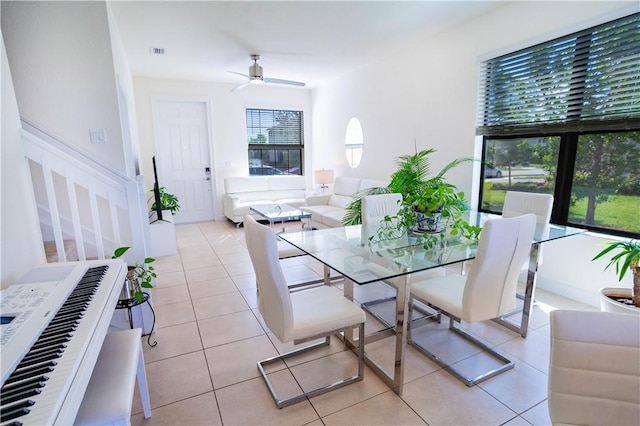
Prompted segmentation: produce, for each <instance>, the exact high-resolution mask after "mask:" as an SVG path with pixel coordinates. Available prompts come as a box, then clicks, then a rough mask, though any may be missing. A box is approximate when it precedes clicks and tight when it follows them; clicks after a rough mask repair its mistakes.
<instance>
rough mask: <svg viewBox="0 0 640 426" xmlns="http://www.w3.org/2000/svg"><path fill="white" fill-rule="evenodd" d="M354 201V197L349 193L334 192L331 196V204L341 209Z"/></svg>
mask: <svg viewBox="0 0 640 426" xmlns="http://www.w3.org/2000/svg"><path fill="white" fill-rule="evenodd" d="M352 201H353V197H349V196H347V195H338V194H334V195H332V196H331V198H329V202H328V203H327V204H329V205H330V206H333V207H340V208H341V209H346V208H347V206H348V205H349V204H351V202H352Z"/></svg>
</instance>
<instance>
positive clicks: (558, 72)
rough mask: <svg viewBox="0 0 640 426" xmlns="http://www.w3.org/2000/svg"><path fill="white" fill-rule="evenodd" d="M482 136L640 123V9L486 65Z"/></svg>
mask: <svg viewBox="0 0 640 426" xmlns="http://www.w3.org/2000/svg"><path fill="white" fill-rule="evenodd" d="M480 81H481V84H480V93H479V96H478V100H479V103H478V123H477V127H476V133H477V134H479V135H487V136H499V135H506V134H533V133H536V134H540V133H542V134H544V133H554V132H558V131H563V132H567V131H588V130H623V129H629V128H632V127H638V125H640V14H638V13H636V14H633V15H630V16H627V17H625V18H621V19H618V20H615V21H612V22H609V23H606V24H603V25H599V26H596V27H592V28H588V29H586V30H583V31H580V32H577V33H574V34H571V35H568V36H565V37H561V38H558V39H555V40H551V41H549V42H545V43H542V44H539V45H536V46H532V47H529V48H526V49H522V50H520V51H517V52H514V53H510V54H507V55H503V56H500V57H498V58H494V59H490V60H487V61H485V62H483V63H482V64H481V70H480Z"/></svg>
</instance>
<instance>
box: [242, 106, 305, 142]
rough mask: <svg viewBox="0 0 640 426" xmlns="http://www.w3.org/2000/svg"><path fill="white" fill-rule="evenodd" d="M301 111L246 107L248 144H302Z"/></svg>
mask: <svg viewBox="0 0 640 426" xmlns="http://www.w3.org/2000/svg"><path fill="white" fill-rule="evenodd" d="M302 134H303V133H302V111H286V110H270V109H247V138H248V142H249V144H250V145H253V144H269V145H302Z"/></svg>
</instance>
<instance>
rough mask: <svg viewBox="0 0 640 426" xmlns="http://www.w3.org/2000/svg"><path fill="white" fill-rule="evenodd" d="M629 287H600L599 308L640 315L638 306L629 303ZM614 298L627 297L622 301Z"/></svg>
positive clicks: (606, 310) (604, 310) (630, 293)
mask: <svg viewBox="0 0 640 426" xmlns="http://www.w3.org/2000/svg"><path fill="white" fill-rule="evenodd" d="M631 295H632V292H631V289H630V288H623V287H604V288H601V289H600V310H601V311H603V312H614V313H619V314H632V315H640V308H638V307H636V306H633V304H631V302H630V301H631ZM616 299H628V300H629V303H623V302H620V301H618V300H616Z"/></svg>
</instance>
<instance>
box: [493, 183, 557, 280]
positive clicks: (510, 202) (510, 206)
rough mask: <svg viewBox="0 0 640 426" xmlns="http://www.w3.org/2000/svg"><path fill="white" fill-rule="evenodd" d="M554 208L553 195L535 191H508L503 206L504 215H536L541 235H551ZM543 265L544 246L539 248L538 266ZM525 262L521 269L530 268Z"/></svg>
mask: <svg viewBox="0 0 640 426" xmlns="http://www.w3.org/2000/svg"><path fill="white" fill-rule="evenodd" d="M552 208H553V195H549V194H536V193H533V192H518V191H507V195H506V196H505V198H504V206H503V208H502V217H516V216H520V215H523V214H526V213H533V214H535V215H536V224H537V227H538V229H539V230H540V231H539V232H540V233H541V234H540V235H541V236H548V235H549V221H550V220H551V209H552ZM540 265H542V246H540V249H539V255H538V266H540ZM528 267H529V263H528V262H525V263H524V264H523V266H522V268H521V269H528Z"/></svg>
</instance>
